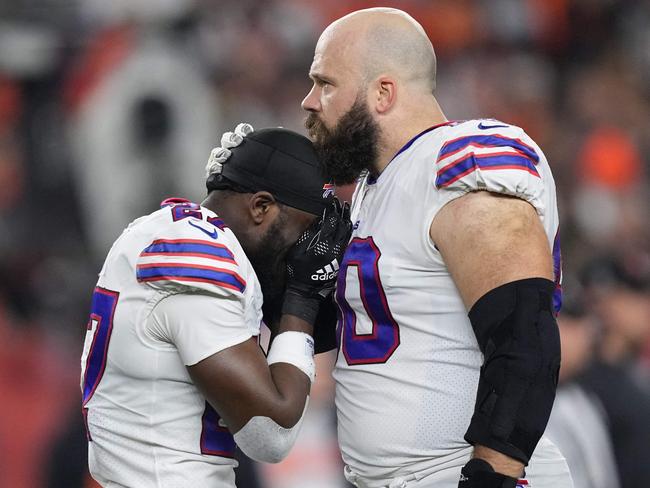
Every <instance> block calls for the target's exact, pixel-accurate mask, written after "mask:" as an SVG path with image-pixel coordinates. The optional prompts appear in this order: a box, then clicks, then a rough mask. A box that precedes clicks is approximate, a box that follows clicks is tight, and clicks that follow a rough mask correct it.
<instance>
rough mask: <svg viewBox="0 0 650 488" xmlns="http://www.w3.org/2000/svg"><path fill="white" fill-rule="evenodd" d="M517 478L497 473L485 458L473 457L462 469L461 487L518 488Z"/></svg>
mask: <svg viewBox="0 0 650 488" xmlns="http://www.w3.org/2000/svg"><path fill="white" fill-rule="evenodd" d="M516 486H517V478H513V477H510V476H508V475H505V474H502V473H497V472H496V471H494V468H493V467H492V465H491V464H490V463H488V462H487V461H486V460H485V459H480V458H472V459H470V460H469V461H468V462H467V464H465V466H463V469H461V471H460V481H459V482H458V487H459V488H516Z"/></svg>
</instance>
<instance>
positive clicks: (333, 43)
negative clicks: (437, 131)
mask: <svg viewBox="0 0 650 488" xmlns="http://www.w3.org/2000/svg"><path fill="white" fill-rule="evenodd" d="M309 77H310V78H311V79H312V81H313V85H312V88H311V90H310V91H309V93H308V94H307V96H306V97H305V99H304V100H303V101H302V108H303V109H305V110H306V111H307V112H309V114H308V116H307V120H306V122H305V125H306V127H307V129H308V130H309V134H310V135H311V137H312V139H313V140H314V144H315V146H316V148H317V150H318V152H319V153H320V155H321V158H322V159H323V161H324V162H325V165H326V166H327V168H328V172H329V174H330V175H331V176H332V178H333V179H334V182H335V183H337V184H346V183H350V182H354V181H355V180H356V178H357V177H358V176H359V174H360V173H361V172H362V171H363V170H370V171H373V172H375V173H380V172H381V171H382V170H383V168H384V167H385V166H386V165H387V164H388V162H389V161H390V160H391V159H392V158H393V156H394V155H395V154H396V153H397V151H399V149H400V148H401V147H402V146H403V145H404V144H405V143H406V142H407V141H408V140H409V139H411V138H412V137H413V136H414V135H415V134H418V133H420V132H422V131H423V130H425V129H427V128H428V127H431V126H432V125H435V124H437V123H441V122H444V121H445V120H446V118H445V116H444V114H443V113H442V110H441V109H440V106H439V105H438V102H437V101H436V98H435V96H434V93H433V92H434V90H435V87H436V55H435V53H434V51H433V46H432V45H431V41H430V40H429V38H428V37H427V35H426V33H425V32H424V29H423V28H422V26H421V25H420V24H419V23H418V22H417V21H416V20H415V19H414V18H413V17H411V16H410V15H408V14H407V13H406V12H402V11H401V10H398V9H394V8H370V9H365V10H358V11H356V12H352V13H351V14H348V15H346V16H345V17H342V18H340V19H338V20H336V21H334V22H333V23H332V24H330V25H329V26H328V27H327V28H326V29H325V30H324V31H323V33H322V34H321V36H320V38H319V39H318V44H317V45H316V50H315V52H314V60H313V62H312V64H311V67H310V70H309Z"/></svg>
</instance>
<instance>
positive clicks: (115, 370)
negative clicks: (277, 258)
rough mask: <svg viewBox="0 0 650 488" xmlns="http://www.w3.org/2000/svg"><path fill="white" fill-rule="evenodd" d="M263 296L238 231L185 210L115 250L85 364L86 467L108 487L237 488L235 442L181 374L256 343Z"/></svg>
mask: <svg viewBox="0 0 650 488" xmlns="http://www.w3.org/2000/svg"><path fill="white" fill-rule="evenodd" d="M261 305H262V295H261V289H260V285H259V283H258V280H257V277H256V275H255V273H254V271H253V268H252V266H251V264H250V262H249V261H248V259H247V257H246V256H245V254H244V252H243V250H242V248H241V246H240V244H239V242H238V241H237V239H236V238H235V236H234V234H233V233H232V232H231V231H230V230H229V229H228V228H227V227H225V226H224V225H223V222H221V221H220V220H219V219H218V217H217V216H216V215H215V214H214V213H213V212H211V211H210V210H208V209H206V208H203V207H200V206H198V205H196V204H190V203H189V202H187V203H180V204H173V205H169V206H165V207H163V208H162V209H160V210H158V211H156V212H154V213H152V214H150V215H148V216H145V217H142V218H140V219H137V220H136V221H134V222H133V223H131V224H130V225H129V226H128V227H127V229H126V230H124V232H123V233H122V235H121V236H120V237H119V238H118V239H117V241H116V242H115V243H114V244H113V247H112V248H111V250H110V252H109V254H108V257H107V258H106V261H105V263H104V266H103V268H102V270H101V272H100V275H99V281H98V283H97V288H96V289H95V293H94V295H93V305H92V311H91V318H90V321H89V323H88V331H87V334H86V341H85V345H84V352H83V355H82V359H81V368H82V369H81V371H82V377H81V387H82V393H83V411H84V415H85V417H86V423H87V430H88V438H89V454H88V459H89V467H90V472H91V474H92V476H93V477H94V478H95V479H96V480H97V481H99V482H100V484H102V485H103V486H137V487H142V488H147V487H156V488H162V487H195V486H212V487H219V488H226V487H234V486H235V485H234V472H233V468H234V467H235V466H236V465H237V462H236V461H235V460H234V459H233V454H234V448H235V444H234V441H233V439H232V436H231V435H230V433H229V432H228V430H227V428H226V427H225V426H224V425H223V423H221V422H220V419H219V416H218V415H217V413H216V412H215V411H214V410H213V409H212V408H211V407H210V406H209V405H208V404H207V403H206V401H205V399H204V397H203V396H202V395H201V394H200V392H199V391H198V389H197V388H196V387H195V386H194V384H193V383H192V381H191V379H190V376H189V374H188V371H187V369H186V366H188V365H193V364H196V363H197V362H199V361H201V360H202V359H205V358H206V357H208V356H210V355H212V354H214V353H216V352H219V351H221V350H223V349H225V348H227V347H230V346H233V345H236V344H239V343H241V342H243V341H246V340H248V339H249V338H250V337H252V336H256V335H258V334H259V327H260V322H261V319H262V313H261Z"/></svg>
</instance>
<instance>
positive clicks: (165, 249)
mask: <svg viewBox="0 0 650 488" xmlns="http://www.w3.org/2000/svg"><path fill="white" fill-rule="evenodd" d="M158 253H163V254H165V253H170V254H176V253H191V254H204V255H206V256H214V257H218V258H223V259H227V260H231V261H233V262H234V261H235V255H234V254H233V253H232V252H231V251H230V249H228V248H227V247H225V246H223V245H221V244H213V243H209V242H205V243H201V242H200V241H199V242H192V241H177V242H171V241H155V242H154V243H153V244H151V245H149V246H148V247H146V248H145V249H144V250H143V251H142V254H145V255H146V254H158Z"/></svg>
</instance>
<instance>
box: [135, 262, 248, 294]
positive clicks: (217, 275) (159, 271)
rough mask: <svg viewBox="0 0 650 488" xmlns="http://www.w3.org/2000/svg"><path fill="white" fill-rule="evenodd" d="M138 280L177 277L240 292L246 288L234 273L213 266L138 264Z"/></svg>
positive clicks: (180, 279)
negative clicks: (148, 265)
mask: <svg viewBox="0 0 650 488" xmlns="http://www.w3.org/2000/svg"><path fill="white" fill-rule="evenodd" d="M136 276H137V278H138V281H162V280H165V279H172V280H173V279H177V280H179V281H199V282H204V283H213V284H215V285H218V286H223V287H225V288H230V289H234V290H238V291H240V292H241V293H243V292H244V289H245V288H246V282H245V281H244V280H243V279H241V278H240V277H239V276H238V275H237V274H236V273H234V272H229V271H226V270H222V271H219V270H217V269H215V268H213V269H210V268H206V267H194V266H191V265H186V266H165V265H163V264H160V265H159V266H151V267H144V266H138V268H137V271H136Z"/></svg>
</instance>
